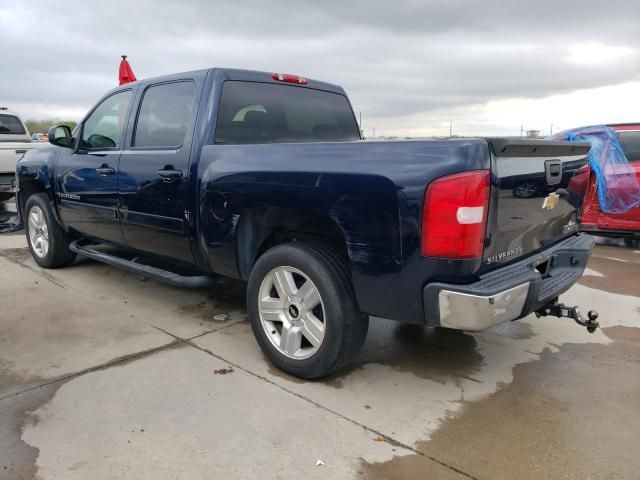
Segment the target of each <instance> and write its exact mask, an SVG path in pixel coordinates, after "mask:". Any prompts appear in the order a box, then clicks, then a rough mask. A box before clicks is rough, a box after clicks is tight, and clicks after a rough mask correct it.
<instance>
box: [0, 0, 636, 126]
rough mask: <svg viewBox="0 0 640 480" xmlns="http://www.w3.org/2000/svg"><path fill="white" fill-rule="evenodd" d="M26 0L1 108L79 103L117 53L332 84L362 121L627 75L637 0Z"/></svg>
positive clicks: (99, 86)
mask: <svg viewBox="0 0 640 480" xmlns="http://www.w3.org/2000/svg"><path fill="white" fill-rule="evenodd" d="M30 3H31V4H30V5H29V6H28V7H27V6H25V5H21V4H18V2H14V1H11V0H0V40H1V41H0V44H1V45H2V46H1V47H0V49H1V51H2V56H1V57H0V59H1V62H2V72H3V73H2V75H0V104H2V105H7V106H9V107H14V105H15V106H16V107H21V108H22V109H23V110H25V111H24V114H25V115H27V116H33V115H34V113H35V112H36V111H37V112H40V111H55V109H56V108H74V109H77V110H83V109H88V108H89V107H90V106H91V105H92V104H93V103H94V101H95V100H96V99H97V98H98V97H99V96H100V95H101V94H102V93H104V92H105V91H106V90H108V89H110V88H112V87H113V86H114V85H115V83H116V76H117V66H118V61H119V55H120V54H121V53H126V54H128V55H129V56H130V60H131V64H132V67H133V69H134V71H135V72H136V75H138V76H139V77H140V78H143V77H151V76H155V75H160V74H165V73H173V72H178V71H184V70H193V69H198V68H206V67H209V66H228V67H239V68H252V69H259V70H267V71H287V72H293V73H300V74H303V75H308V76H310V77H313V78H318V79H321V80H326V81H329V82H332V83H339V84H341V85H343V86H344V87H345V88H346V89H347V91H348V92H349V94H350V96H351V98H352V101H353V103H354V105H355V107H356V109H358V110H362V111H363V113H364V114H365V115H366V116H367V117H369V118H381V117H393V116H398V117H401V116H406V115H410V114H414V113H418V112H425V111H429V110H432V109H440V110H442V109H447V108H451V109H454V108H456V107H460V106H465V105H474V104H479V103H483V102H487V101H489V100H498V99H505V98H514V97H525V98H540V97H543V96H548V95H552V94H556V93H566V92H571V91H574V90H577V89H583V88H593V87H599V86H605V85H613V84H618V83H623V82H629V81H636V80H640V47H638V46H637V45H638V40H639V39H640V2H638V1H637V0H623V1H619V2H616V4H615V8H614V6H613V5H611V6H607V5H603V4H602V2H600V1H595V0H581V1H577V0H576V1H566V2H557V1H555V2H551V1H542V2H536V3H533V4H531V3H530V2H526V3H525V2H514V1H512V2H505V1H499V0H486V1H483V2H478V1H473V0H450V1H447V2H440V1H433V2H425V1H417V0H415V1H411V0H407V1H398V0H397V1H396V2H393V3H390V2H368V1H367V2H365V1H355V2H344V1H334V0H325V1H323V2H309V3H308V4H307V3H306V2H299V1H298V2H296V1H285V0H276V1H269V2H264V1H260V2H258V1H254V0H245V1H243V2H212V1H205V0H202V1H182V2H180V1H173V2H155V1H151V0H139V1H135V2H133V1H129V2H127V1H120V0H112V1H110V2H85V3H79V2H70V1H69V2H68V1H58V2H56V3H55V8H52V7H51V4H50V2H30ZM591 46H592V47H593V58H592V59H591V58H590V57H589V52H590V51H591V50H590V48H591ZM575 48H579V49H580V50H579V53H580V58H579V59H576V58H575V55H574V54H573V53H572V52H573V51H574V50H573V49H575ZM585 51H586V52H585ZM601 51H602V52H604V53H605V54H607V55H609V54H611V58H610V59H609V60H608V61H607V62H602V59H601V58H598V53H600V52H601ZM585 57H586V58H585ZM16 107H14V108H16Z"/></svg>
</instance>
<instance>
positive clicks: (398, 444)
mask: <svg viewBox="0 0 640 480" xmlns="http://www.w3.org/2000/svg"><path fill="white" fill-rule="evenodd" d="M151 326H152V327H153V328H155V329H157V330H159V331H161V332H162V333H165V334H167V335H169V336H171V337H173V338H175V340H176V342H182V343H184V344H186V345H189V346H191V347H193V348H195V349H197V350H200V351H201V352H203V353H206V354H207V355H210V356H212V357H214V358H216V359H218V360H220V361H222V362H224V363H226V364H228V365H231V366H232V367H233V368H235V369H238V370H241V371H243V372H245V373H247V374H249V375H251V376H253V377H255V378H257V379H259V380H262V381H263V382H266V383H268V384H270V385H272V386H274V387H276V388H279V389H280V390H283V391H285V392H287V393H289V394H291V395H293V396H295V397H297V398H299V399H301V400H304V401H305V402H308V403H310V404H311V405H313V406H315V407H316V408H320V409H322V410H324V411H326V412H329V413H331V414H332V415H335V416H336V417H338V418H341V419H342V420H345V421H347V422H349V423H351V424H353V425H356V426H358V427H360V428H362V429H364V430H366V431H367V432H370V433H372V434H374V435H377V436H379V437H380V438H382V439H384V441H385V442H386V443H388V444H390V445H392V446H394V447H398V448H402V449H404V450H408V451H410V452H412V453H415V454H417V455H420V456H422V457H425V458H428V459H429V460H432V461H434V462H436V463H438V464H439V465H442V466H443V467H445V468H448V469H449V470H452V471H454V472H456V473H458V474H459V475H462V476H464V477H466V478H469V479H471V480H479V479H478V478H477V477H475V476H473V475H471V474H469V473H467V472H465V471H463V470H460V469H459V468H457V467H454V466H453V465H450V464H448V463H447V462H444V461H442V460H439V459H437V458H435V457H433V456H431V455H429V454H426V453H424V452H421V451H419V450H417V449H415V448H414V447H412V446H411V445H407V444H406V443H403V442H401V441H399V440H396V439H395V438H393V437H392V436H390V435H387V434H386V433H383V432H380V431H379V430H376V429H375V428H372V427H370V426H368V425H365V424H363V423H360V422H358V421H357V420H354V419H352V418H350V417H347V416H346V415H343V414H342V413H340V412H337V411H335V410H332V409H331V408H329V407H326V406H325V405H322V404H321V403H318V402H316V401H315V400H312V399H311V398H308V397H305V396H304V395H301V394H299V393H297V392H294V391H293V390H289V389H288V388H286V387H283V386H282V385H279V384H277V383H276V382H274V381H273V380H271V379H269V378H267V377H265V376H263V375H260V374H258V373H256V372H253V371H251V370H249V369H248V368H245V367H243V366H242V365H239V364H237V363H235V362H231V361H229V360H227V359H226V358H224V357H222V356H220V355H218V354H216V353H214V352H212V351H211V350H209V349H206V348H203V347H200V346H199V345H196V344H195V343H193V342H192V341H191V339H185V338H180V337H178V336H177V335H173V334H172V333H170V332H168V331H166V330H164V329H162V328H160V327H157V326H155V325H151ZM219 331H220V330H216V331H214V332H211V333H212V334H215V333H217V332H219ZM198 336H202V335H198ZM194 338H195V337H194Z"/></svg>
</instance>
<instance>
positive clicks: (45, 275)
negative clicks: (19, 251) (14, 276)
mask: <svg viewBox="0 0 640 480" xmlns="http://www.w3.org/2000/svg"><path fill="white" fill-rule="evenodd" d="M0 257H2V258H4V259H5V260H7V261H9V262H11V263H14V264H16V265H18V266H20V267H22V268H26V269H27V270H29V271H31V272H33V273H35V274H36V275H38V276H39V277H41V278H44V279H45V280H48V281H49V282H51V283H53V284H54V285H55V286H57V287H60V288H65V289H66V288H67V287H68V285H67V284H65V283H64V282H61V281H59V280H56V279H55V278H54V277H53V275H51V274H49V273H48V272H45V271H44V270H42V269H36V268H33V267H31V266H30V265H27V264H26V263H22V262H21V261H20V260H18V259H17V258H14V257H12V256H11V254H10V253H5V251H0Z"/></svg>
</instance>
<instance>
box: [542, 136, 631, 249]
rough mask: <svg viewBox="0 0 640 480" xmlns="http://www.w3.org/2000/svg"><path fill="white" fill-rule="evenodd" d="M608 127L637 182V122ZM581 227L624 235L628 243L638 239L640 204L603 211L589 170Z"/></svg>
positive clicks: (592, 230)
mask: <svg viewBox="0 0 640 480" xmlns="http://www.w3.org/2000/svg"><path fill="white" fill-rule="evenodd" d="M609 127H611V128H613V129H614V130H615V131H616V133H617V135H618V140H619V141H620V144H621V145H622V149H623V150H624V153H625V155H626V157H627V159H628V160H629V162H630V164H631V166H632V167H633V169H634V170H635V172H636V178H637V179H638V182H640V123H618V124H612V125H609ZM565 135H566V132H560V133H557V134H555V135H553V136H551V137H549V140H555V139H558V138H562V137H563V136H565ZM582 230H583V231H585V232H589V233H593V234H596V235H602V236H611V237H620V238H624V240H625V243H627V244H631V243H633V242H634V240H640V206H638V207H635V208H632V209H631V210H629V211H627V212H625V213H606V212H603V211H602V210H600V205H599V204H598V191H597V184H596V177H595V175H594V174H593V173H592V174H591V177H590V179H589V188H588V190H587V195H586V196H585V198H584V203H583V204H582Z"/></svg>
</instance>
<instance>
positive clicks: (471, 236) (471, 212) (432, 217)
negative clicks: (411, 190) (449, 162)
mask: <svg viewBox="0 0 640 480" xmlns="http://www.w3.org/2000/svg"><path fill="white" fill-rule="evenodd" d="M489 176H490V173H489V170H473V171H470V172H463V173H455V174H453V175H447V176H445V177H441V178H438V179H436V180H434V181H433V182H431V183H430V184H429V186H428V187H427V191H426V193H425V195H424V206H423V210H422V240H421V244H420V246H421V252H422V255H424V256H428V257H445V258H474V257H480V256H482V250H483V247H484V237H485V230H486V224H487V210H488V207H489V183H490V182H489Z"/></svg>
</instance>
